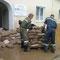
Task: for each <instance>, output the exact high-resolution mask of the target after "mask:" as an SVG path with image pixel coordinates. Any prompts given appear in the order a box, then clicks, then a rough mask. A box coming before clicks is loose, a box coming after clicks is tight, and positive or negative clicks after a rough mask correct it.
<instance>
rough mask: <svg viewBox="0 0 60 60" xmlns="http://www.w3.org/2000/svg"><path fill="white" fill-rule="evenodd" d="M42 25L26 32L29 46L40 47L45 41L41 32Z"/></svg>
mask: <svg viewBox="0 0 60 60" xmlns="http://www.w3.org/2000/svg"><path fill="white" fill-rule="evenodd" d="M42 30H43V27H42V26H41V27H37V26H35V27H33V30H30V31H29V32H28V36H29V41H30V48H40V47H43V43H44V41H45V33H42Z"/></svg>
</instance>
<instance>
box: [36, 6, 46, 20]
mask: <svg viewBox="0 0 60 60" xmlns="http://www.w3.org/2000/svg"><path fill="white" fill-rule="evenodd" d="M44 10H45V8H44V7H40V6H37V7H36V20H37V21H43V20H44Z"/></svg>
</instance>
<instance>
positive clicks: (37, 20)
mask: <svg viewBox="0 0 60 60" xmlns="http://www.w3.org/2000/svg"><path fill="white" fill-rule="evenodd" d="M37 7H39V8H40V11H41V8H43V19H42V20H41V19H40V17H39V19H37ZM40 11H39V13H40ZM39 15H40V14H39ZM44 21H45V7H43V6H36V22H44Z"/></svg>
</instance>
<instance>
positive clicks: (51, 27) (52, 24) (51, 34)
mask: <svg viewBox="0 0 60 60" xmlns="http://www.w3.org/2000/svg"><path fill="white" fill-rule="evenodd" d="M46 25H47V29H46V39H45V44H44V50H45V52H47V51H48V47H49V40H51V52H53V53H55V48H56V44H55V31H56V28H57V23H56V20H55V19H54V14H51V15H50V17H48V18H46V20H45V22H44V27H45V26H46Z"/></svg>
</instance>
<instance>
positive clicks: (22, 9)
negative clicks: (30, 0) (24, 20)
mask: <svg viewBox="0 0 60 60" xmlns="http://www.w3.org/2000/svg"><path fill="white" fill-rule="evenodd" d="M15 16H26V6H25V5H20V4H15Z"/></svg>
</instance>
